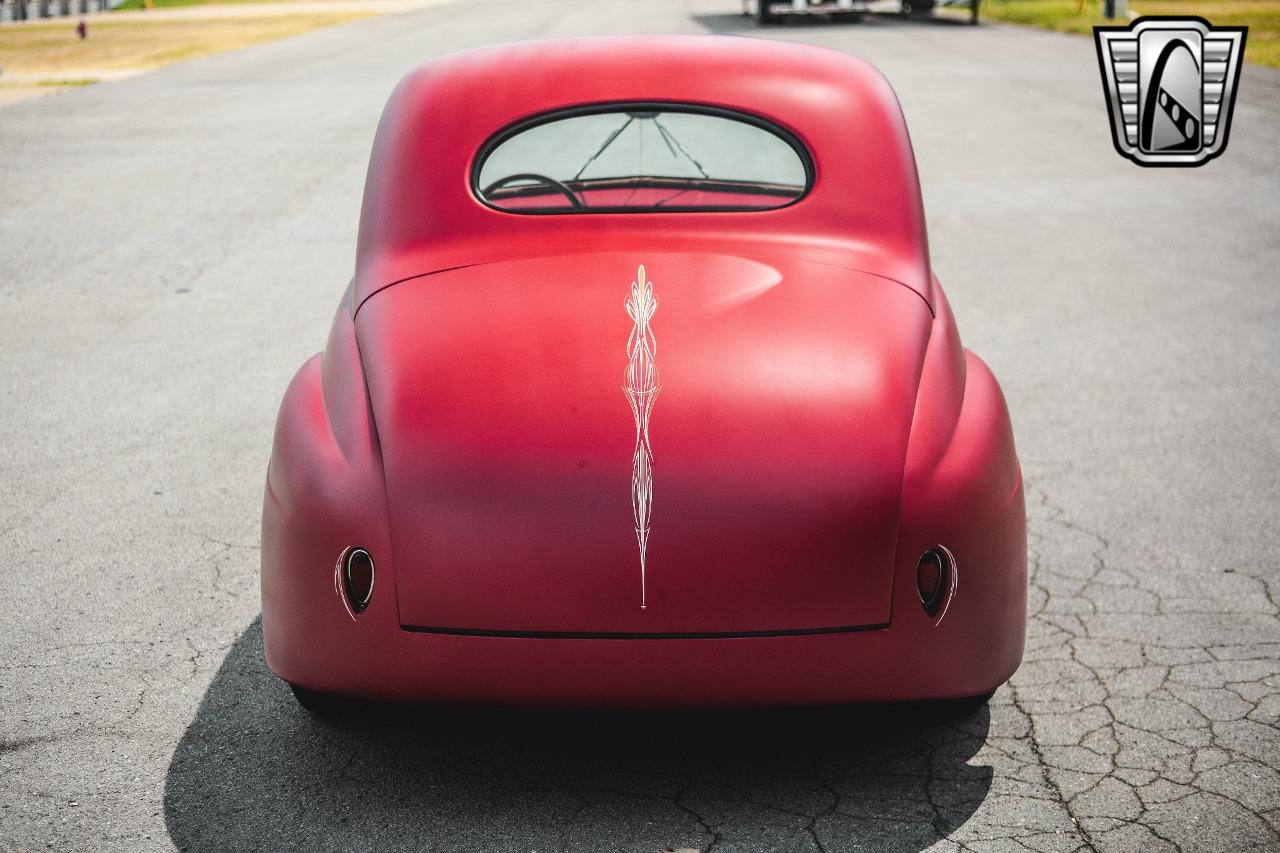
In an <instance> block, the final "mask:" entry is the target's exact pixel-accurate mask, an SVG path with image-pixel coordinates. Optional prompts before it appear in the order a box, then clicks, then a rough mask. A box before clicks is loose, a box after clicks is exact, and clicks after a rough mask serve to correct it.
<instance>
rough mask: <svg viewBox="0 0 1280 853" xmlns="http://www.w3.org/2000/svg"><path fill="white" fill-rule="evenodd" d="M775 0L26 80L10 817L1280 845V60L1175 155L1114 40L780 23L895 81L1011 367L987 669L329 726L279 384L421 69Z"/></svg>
mask: <svg viewBox="0 0 1280 853" xmlns="http://www.w3.org/2000/svg"><path fill="white" fill-rule="evenodd" d="M734 12H735V9H734V0H705V2H704V0H689V2H681V1H680V0H661V1H659V0H650V2H645V3H632V2H623V0H541V2H529V0H492V2H491V1H490V0H484V2H474V3H473V2H467V3H455V4H447V5H442V6H438V7H435V8H431V9H426V10H422V11H418V12H413V13H409V14H404V15H398V16H392V17H379V18H373V19H368V20H364V21H360V22H357V23H354V24H350V25H346V26H343V27H339V28H335V29H327V30H323V31H318V32H314V33H311V34H308V35H305V36H300V37H297V38H293V39H289V40H286V41H281V42H276V43H272V44H265V45H259V46H256V47H253V48H249V49H245V50H243V51H239V52H236V53H232V54H226V55H222V56H217V57H212V58H209V59H206V60H200V61H196V62H190V63H185V64H181V65H176V66H172V67H170V68H167V69H164V70H162V71H159V72H157V73H155V74H151V75H147V76H143V77H137V78H133V79H131V80H127V81H123V82H119V83H111V84H106V85H101V86H96V87H92V88H90V89H85V90H79V91H76V92H72V93H68V94H63V95H58V96H55V97H50V98H44V99H41V100H39V101H34V102H30V103H25V104H19V105H16V106H13V107H8V108H6V109H5V110H4V111H2V112H0V321H2V323H0V328H2V330H3V342H2V343H0V353H3V358H2V359H0V374H2V377H3V378H2V380H0V443H2V446H3V448H4V455H3V460H2V461H0V471H2V472H3V475H2V477H0V546H2V548H3V556H2V558H0V566H3V568H2V569H0V573H2V574H0V584H2V586H3V589H4V592H5V594H4V606H3V609H2V610H0V737H2V738H3V741H2V742H0V849H2V850H5V851H8V850H11V849H13V850H17V849H28V850H45V849H54V850H68V851H97V850H119V851H146V850H169V849H172V848H174V847H177V848H179V849H183V850H196V851H276V850H299V851H360V850H370V851H372V850H378V851H409V850H414V851H427V850H436V851H449V853H464V852H465V851H535V850H536V851H539V853H550V851H560V850H573V851H591V853H615V851H636V853H658V851H660V850H662V849H664V848H668V847H670V848H681V847H684V848H691V849H697V850H701V851H708V850H715V851H717V853H730V851H739V852H742V851H766V850H768V851H774V850H776V851H814V850H820V851H826V853H837V852H838V851H852V850H871V851H915V850H923V849H936V850H953V849H964V850H1037V851H1058V850H1064V851H1065V850H1074V849H1090V848H1092V849H1098V850H1140V851H1151V850H1160V849H1173V848H1181V849H1186V850H1215V851H1240V850H1248V849H1257V850H1261V849H1272V850H1274V849H1277V846H1278V845H1280V834H1278V833H1280V732H1278V731H1277V720H1278V719H1280V621H1278V619H1277V616H1278V609H1277V608H1278V606H1280V559H1278V558H1277V548H1278V547H1280V543H1278V541H1277V518H1278V517H1280V465H1277V459H1278V458H1280V427H1278V426H1277V425H1278V424H1280V391H1278V390H1277V389H1278V388H1280V334H1278V333H1277V331H1276V330H1277V328H1280V314H1278V312H1277V304H1278V303H1280V299H1278V297H1277V292H1276V289H1277V284H1280V148H1278V147H1277V146H1276V140H1277V139H1280V75H1277V74H1275V73H1272V72H1268V71H1264V70H1262V69H1256V68H1249V69H1247V71H1246V73H1245V75H1244V79H1243V82H1242V91H1241V94H1240V103H1239V106H1238V109H1237V114H1236V117H1235V123H1234V128H1233V130H1232V133H1231V142H1230V148H1229V150H1228V151H1227V153H1226V155H1225V156H1224V157H1222V158H1221V159H1219V160H1217V161H1215V162H1213V163H1212V164H1210V165H1208V166H1207V167H1204V168H1200V169H1190V170H1168V169H1164V170H1154V169H1151V170H1149V169H1141V168H1138V167H1135V166H1134V165H1132V164H1131V163H1129V162H1127V161H1125V160H1122V159H1121V158H1120V157H1119V156H1117V154H1116V153H1115V151H1114V150H1113V148H1112V144H1111V141H1110V139H1109V136H1108V134H1109V128H1108V125H1107V118H1106V114H1105V112H1104V108H1103V101H1102V94H1101V90H1100V85H1099V78H1098V69H1097V67H1096V60H1095V57H1094V48H1093V45H1092V44H1091V42H1090V41H1089V40H1088V39H1084V38H1078V37H1068V36H1061V35H1055V34H1051V33H1045V32H1039V31H1033V30H1024V29H1017V28H1012V27H1006V26H998V25H984V26H981V27H978V28H971V27H968V26H964V25H958V24H950V23H944V22H933V23H909V22H903V21H899V20H896V19H885V18H878V19H875V20H869V21H866V22H864V23H863V24H861V25H856V24H855V25H849V24H839V25H836V24H829V23H817V22H815V23H812V24H804V25H789V26H785V27H781V28H777V29H774V30H770V31H769V32H768V33H767V35H768V36H769V37H771V38H780V39H785V40H789V41H803V42H810V43H814V44H819V45H826V46H829V47H833V48H836V49H839V50H846V51H851V52H854V53H857V54H860V55H862V56H864V57H866V58H868V59H870V60H872V61H873V62H875V63H876V64H877V65H879V67H880V68H881V69H883V70H884V72H885V73H886V74H887V75H888V77H889V79H890V80H891V81H892V83H893V85H894V86H895V87H896V88H897V91H898V92H899V94H900V96H901V99H902V103H903V106H904V108H905V110H906V113H907V118H908V122H909V124H910V127H911V129H912V132H913V138H914V144H915V147H916V152H917V154H918V156H919V159H920V163H921V169H922V176H923V180H924V188H925V190H924V191H925V200H926V204H927V210H928V217H929V226H930V238H931V244H932V251H933V257H934V260H935V263H936V268H937V270H938V271H939V274H940V276H941V277H942V279H943V280H944V282H945V283H946V285H947V288H948V292H949V295H950V297H951V301H952V304H953V306H954V308H955V312H956V314H957V317H958V321H959V324H960V328H961V332H962V334H963V336H964V338H965V342H966V344H967V345H968V346H970V347H971V348H973V349H974V350H976V351H977V352H979V353H981V354H982V355H983V356H984V357H985V358H986V359H987V360H988V361H989V363H990V364H991V365H992V367H993V368H994V369H995V372H996V374H997V375H998V376H999V377H1000V378H1001V379H1002V381H1003V383H1004V388H1005V390H1006V392H1007V395H1008V398H1009V403H1010V408H1011V409H1012V412H1013V417H1014V421H1015V426H1016V430H1017V435H1018V441H1019V450H1020V454H1021V458H1022V464H1023V468H1024V471H1025V476H1026V484H1027V489H1028V491H1027V497H1028V510H1029V516H1030V538H1031V575H1032V580H1031V590H1030V610H1031V616H1030V624H1029V628H1028V630H1029V634H1028V644H1027V653H1026V660H1025V662H1024V663H1023V665H1022V668H1021V669H1020V670H1019V671H1018V673H1017V675H1016V676H1015V677H1014V678H1013V680H1012V682H1011V683H1010V684H1009V685H1006V686H1005V687H1003V688H1001V689H1000V690H999V691H998V692H997V693H996V694H995V696H994V697H993V698H992V699H991V701H990V702H989V704H987V705H985V706H982V707H979V708H976V709H972V708H971V709H969V710H967V711H966V710H963V709H956V708H950V707H937V706H928V705H925V706H909V707H905V708H870V709H861V710H857V709H855V710H823V711H786V712H776V713H775V712H740V713H701V714H657V715H629V714H530V713H516V712H500V711H494V712H485V713H479V712H472V713H463V712H456V711H454V712H450V711H439V710H436V711H429V710H421V711H399V712H397V711H370V712H369V714H368V715H367V716H366V717H364V718H361V719H357V720H350V721H347V722H345V723H343V724H339V725H332V724H330V725H326V724H321V723H317V722H315V721H313V720H312V719H311V718H309V717H308V716H307V715H306V714H305V713H303V712H302V711H301V710H300V709H299V708H297V707H296V706H295V705H294V703H293V700H292V698H291V697H290V695H289V692H288V690H287V689H286V687H285V686H284V685H283V684H282V683H280V682H278V681H277V680H275V679H274V678H273V677H272V676H271V675H270V674H269V673H268V672H267V670H266V669H265V667H264V665H263V662H262V643H261V632H260V628H259V622H258V610H259V598H258V579H257V577H258V548H257V543H258V524H259V520H258V516H259V507H260V503H261V495H262V485H263V478H264V472H265V468H266V462H267V455H268V450H269V447H270V441H271V431H272V425H273V420H274V417H275V411H276V406H277V404H278V402H279V399H280V396H281V394H282V392H283V390H284V387H285V385H286V383H287V382H288V380H289V377H290V376H291V375H292V373H293V371H294V370H295V368H297V366H298V365H299V364H300V363H301V362H302V361H303V359H304V358H306V357H307V356H309V355H310V354H311V353H312V352H313V351H315V350H316V349H318V348H319V347H320V346H321V345H322V344H323V342H324V340H325V335H326V331H327V328H328V323H329V319H330V317H331V316H332V312H333V310H334V308H335V306H336V304H337V301H338V298H339V295H340V293H341V291H342V289H343V287H344V286H345V283H346V281H347V278H348V276H349V274H350V271H351V268H352V258H353V251H354V238H355V227H356V218H357V215H358V209H359V202H360V193H361V185H362V182H363V178H364V172H365V166H366V162H367V156H368V149H369V144H370V141H371V138H372V135H373V132H374V127H375V123H376V121H377V118H378V114H379V110H380V109H381V107H382V104H383V102H384V99H385V98H386V96H387V94H388V93H389V92H390V90H391V88H392V86H393V85H394V83H395V81H396V79H397V78H398V77H399V76H400V75H401V74H402V73H403V72H405V71H407V70H408V69H409V68H411V67H413V66H414V65H415V64H417V63H419V62H422V61H424V60H427V59H429V58H431V57H432V56H434V55H437V54H440V53H444V52H446V51H451V50H456V49H459V48H465V47H468V46H472V45H481V44H485V43H491V42H496V41H503V40H514V39H530V38H547V37H552V36H561V35H573V34H582V33H598V32H626V31H642V32H647V31H652V32H691V33H697V32H707V31H710V32H717V33H726V34H731V35H745V36H755V35H758V33H757V32H756V31H755V30H754V29H753V28H752V27H751V26H749V24H748V22H747V21H746V20H745V19H742V18H739V17H738V16H736V15H735V14H734ZM512 73H513V74H518V73H520V69H512ZM849 156H851V157H853V156H858V152H856V151H851V152H849ZM904 667H906V668H908V669H909V668H910V664H909V663H904Z"/></svg>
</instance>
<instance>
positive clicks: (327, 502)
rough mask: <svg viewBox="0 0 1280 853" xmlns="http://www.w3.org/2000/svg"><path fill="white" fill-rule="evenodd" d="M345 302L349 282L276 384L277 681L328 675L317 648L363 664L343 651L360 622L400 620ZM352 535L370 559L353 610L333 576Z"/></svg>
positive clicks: (269, 555)
mask: <svg viewBox="0 0 1280 853" xmlns="http://www.w3.org/2000/svg"><path fill="white" fill-rule="evenodd" d="M350 306H351V299H350V291H349V290H348V293H347V294H346V295H345V296H344V298H343V300H342V303H341V305H340V307H339V309H338V311H337V314H336V316H335V317H334V320H333V326H332V329H331V331H330V335H329V341H328V343H327V345H326V346H325V350H324V352H323V353H320V354H317V355H316V356H313V357H312V358H311V359H309V360H308V361H307V362H306V363H305V364H304V365H303V366H302V367H301V369H299V371H298V372H297V374H296V375H295V376H294V378H293V381H292V382H291V383H290V385H289V388H288V390H287V391H286V393H285V396H284V401H283V403H282V404H281V406H280V412H279V415H278V417H277V420H276V431H275V441H274V444H273V447H272V451H271V463H270V466H269V468H268V471H267V488H266V496H265V499H264V503H263V516H262V625H263V641H264V644H265V647H266V657H267V663H268V665H269V666H270V667H271V669H272V670H273V671H274V672H275V673H276V674H277V675H279V676H280V677H282V678H284V679H285V680H286V681H289V682H291V683H295V684H300V685H302V686H305V687H310V688H312V689H321V690H322V689H326V688H327V687H330V686H331V685H330V684H329V683H328V681H327V679H328V678H329V676H328V674H327V672H326V670H327V667H326V665H325V662H326V660H329V661H331V662H334V663H336V662H337V661H338V660H346V662H347V663H348V664H354V665H373V663H374V662H373V661H363V662H358V661H351V660H350V658H351V657H352V656H353V655H354V656H360V655H362V654H366V655H369V654H371V649H372V648H373V646H371V645H370V644H368V643H362V642H360V641H359V640H360V638H361V636H362V634H363V633H364V632H367V631H370V630H376V629H377V627H378V626H382V627H383V628H384V629H385V628H388V627H395V628H398V626H399V616H398V614H397V612H396V594H395V573H394V567H393V566H392V560H391V541H390V535H389V532H388V527H387V510H386V489H385V486H384V482H383V469H382V457H381V453H380V451H379V446H378V436H377V430H376V427H375V425H374V421H373V415H372V409H371V408H370V406H369V395H368V390H367V388H366V386H365V380H364V373H363V370H362V368H361V362H360V353H359V350H358V348H357V345H356V338H355V326H354V323H353V320H352V312H351V307H350ZM352 546H359V547H361V548H365V549H366V550H368V551H369V552H370V554H372V555H373V559H374V565H375V571H376V574H375V584H374V590H373V596H372V599H371V600H370V602H369V605H368V608H367V609H366V610H365V611H364V612H362V613H361V614H359V616H356V615H355V614H353V613H352V612H351V611H350V610H349V608H348V607H347V606H346V605H345V603H344V599H343V598H342V597H341V596H340V594H339V591H338V590H339V588H340V586H339V584H338V583H337V564H338V561H339V558H340V556H341V555H342V554H343V552H344V551H345V550H346V549H347V548H349V547H352ZM321 626H323V629H320V628H321ZM317 647H320V648H317Z"/></svg>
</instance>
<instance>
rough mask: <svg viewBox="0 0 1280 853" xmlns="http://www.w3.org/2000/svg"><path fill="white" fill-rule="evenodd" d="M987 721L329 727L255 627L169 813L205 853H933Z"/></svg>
mask: <svg viewBox="0 0 1280 853" xmlns="http://www.w3.org/2000/svg"><path fill="white" fill-rule="evenodd" d="M989 721H990V720H989V715H988V711H987V708H986V706H985V704H983V705H974V704H972V703H970V704H953V703H918V704H899V705H884V706H868V707H857V708H821V709H807V710H771V711H761V710H753V711H745V710H743V711H699V712H681V713H638V712H620V711H619V712H585V711H573V712H569V711H561V712H553V711H533V710H524V711H520V710H501V711H499V710H475V709H456V708H455V709H440V708H410V707H395V706H383V705H368V706H363V705H362V706H357V707H355V708H353V709H352V710H350V711H348V712H347V713H346V714H345V715H344V716H342V717H340V718H336V719H331V720H326V721H323V722H322V721H318V720H316V719H314V718H312V717H311V716H310V715H308V714H307V713H306V712H305V711H303V710H302V709H301V708H300V707H298V706H297V705H296V704H295V703H294V701H293V697H292V696H291V695H290V693H289V690H288V688H287V687H286V686H285V685H284V684H283V683H282V682H280V681H279V680H277V679H276V678H275V676H273V675H272V674H271V673H270V672H269V671H268V670H267V668H266V665H265V663H264V662H263V657H262V629H261V625H260V623H259V621H258V620H255V621H254V623H253V624H252V625H250V626H249V628H248V629H247V630H246V631H245V632H244V633H243V634H242V635H241V637H240V638H239V640H238V641H237V642H236V643H235V645H234V646H233V647H232V648H231V650H230V652H229V653H228V655H227V657H226V660H225V661H224V662H223V664H222V666H221V668H220V669H219V671H218V673H217V675H216V676H215V677H214V679H213V683H212V684H211V685H210V687H209V690H208V692H207V693H206V694H205V696H204V697H203V699H202V700H201V702H200V707H199V710H198V712H197V714H196V717H195V719H194V720H193V721H192V723H191V724H190V726H189V727H188V728H187V730H186V732H185V733H184V735H183V737H182V739H181V741H180V742H179V744H178V747H177V750H176V751H175V753H174V756H173V759H172V761H171V762H170V765H169V771H168V777H167V780H166V784H165V793H164V807H165V820H166V823H167V825H168V829H169V833H170V835H171V836H172V839H173V841H174V843H175V844H176V845H177V847H178V848H179V849H180V850H190V851H215V850H216V851H262V850H271V851H283V850H307V851H328V850H333V851H339V850H340V851H357V850H379V851H398V850H416V851H422V850H442V851H450V853H463V851H486V853H494V851H504V850H521V851H530V850H536V851H542V853H549V851H555V850H581V851H592V853H615V851H637V853H659V851H662V850H664V849H677V850H678V849H680V848H690V849H698V850H706V849H707V848H708V847H709V846H711V845H712V844H713V843H714V844H715V846H716V848H717V849H718V850H752V851H759V850H774V849H776V850H788V851H799V850H825V851H827V853H836V851H841V850H852V849H862V850H880V851H915V850H921V849H923V848H925V847H928V846H929V845H931V844H933V843H935V842H936V841H937V840H938V839H939V838H940V837H942V836H944V835H946V834H947V833H948V832H950V831H951V830H952V829H954V828H956V827H958V826H959V825H960V824H962V823H963V822H964V821H966V820H967V819H968V818H969V817H970V816H971V815H972V814H973V812H974V811H975V810H976V809H977V808H978V806H979V805H980V804H981V803H982V801H983V800H984V798H985V797H986V795H987V792H988V791H989V790H990V787H991V768H989V767H984V766H974V765H971V764H969V763H968V761H969V759H970V758H971V757H972V756H973V755H974V754H975V752H976V751H977V750H978V749H979V748H980V747H981V746H982V744H983V742H984V741H985V739H986V735H987V730H988V727H989ZM819 843H820V844H821V846H819Z"/></svg>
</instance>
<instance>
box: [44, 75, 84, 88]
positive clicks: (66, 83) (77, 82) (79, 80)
mask: <svg viewBox="0 0 1280 853" xmlns="http://www.w3.org/2000/svg"><path fill="white" fill-rule="evenodd" d="M97 82H98V81H97V80H96V79H95V78H93V77H76V78H74V79H71V80H57V79H49V80H38V81H36V85H37V86H60V87H71V86H92V85H93V84H94V83H97Z"/></svg>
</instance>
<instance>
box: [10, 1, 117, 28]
mask: <svg viewBox="0 0 1280 853" xmlns="http://www.w3.org/2000/svg"><path fill="white" fill-rule="evenodd" d="M120 3H121V0H0V24H4V23H8V22H12V21H30V20H34V19H36V18H57V17H64V16H68V15H89V14H92V13H94V12H105V11H107V10H108V9H111V8H113V7H115V6H118V5H119V4H120Z"/></svg>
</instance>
